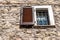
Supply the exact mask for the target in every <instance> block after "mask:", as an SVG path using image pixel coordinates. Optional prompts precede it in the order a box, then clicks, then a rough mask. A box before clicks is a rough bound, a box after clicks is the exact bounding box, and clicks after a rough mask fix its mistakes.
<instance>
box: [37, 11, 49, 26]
mask: <svg viewBox="0 0 60 40" xmlns="http://www.w3.org/2000/svg"><path fill="white" fill-rule="evenodd" d="M36 16H37V25H48V24H49V20H48V19H49V18H48V10H36Z"/></svg>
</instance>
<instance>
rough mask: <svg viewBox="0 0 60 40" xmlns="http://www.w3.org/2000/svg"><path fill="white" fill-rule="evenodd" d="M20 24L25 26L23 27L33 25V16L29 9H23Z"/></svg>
mask: <svg viewBox="0 0 60 40" xmlns="http://www.w3.org/2000/svg"><path fill="white" fill-rule="evenodd" d="M22 24H25V25H28V24H29V25H31V24H33V15H32V8H31V7H27V8H23V17H22Z"/></svg>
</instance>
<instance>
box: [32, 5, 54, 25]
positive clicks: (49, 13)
mask: <svg viewBox="0 0 60 40" xmlns="http://www.w3.org/2000/svg"><path fill="white" fill-rule="evenodd" d="M32 7H33V14H34V26H55V20H54V17H53V16H54V15H53V10H52V6H51V5H42V6H32ZM37 8H43V9H45V8H47V9H48V16H49V22H50V25H37V20H36V9H37Z"/></svg>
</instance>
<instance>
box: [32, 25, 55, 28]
mask: <svg viewBox="0 0 60 40" xmlns="http://www.w3.org/2000/svg"><path fill="white" fill-rule="evenodd" d="M33 28H55V25H34V27H33Z"/></svg>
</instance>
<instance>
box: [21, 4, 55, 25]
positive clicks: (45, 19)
mask: <svg viewBox="0 0 60 40" xmlns="http://www.w3.org/2000/svg"><path fill="white" fill-rule="evenodd" d="M21 23H22V24H23V25H34V26H47V25H50V26H51V25H55V23H54V17H53V11H52V7H51V6H50V5H43V6H31V7H24V8H23V16H22V22H21Z"/></svg>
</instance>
